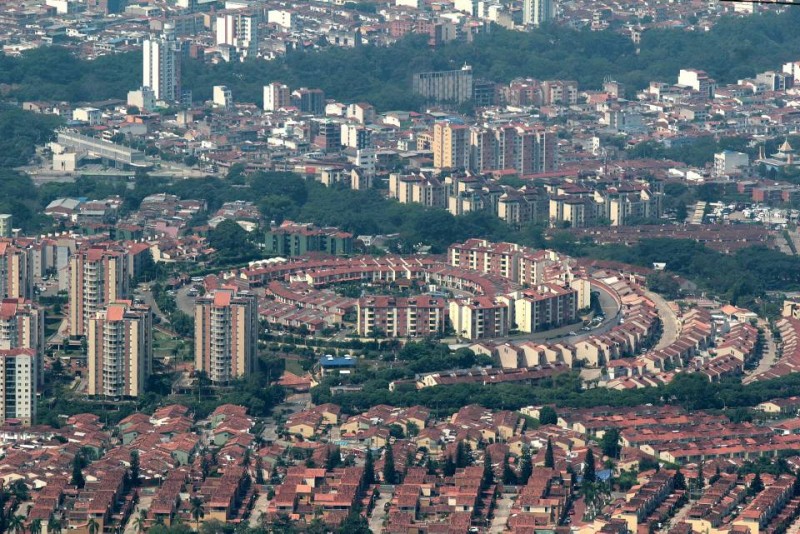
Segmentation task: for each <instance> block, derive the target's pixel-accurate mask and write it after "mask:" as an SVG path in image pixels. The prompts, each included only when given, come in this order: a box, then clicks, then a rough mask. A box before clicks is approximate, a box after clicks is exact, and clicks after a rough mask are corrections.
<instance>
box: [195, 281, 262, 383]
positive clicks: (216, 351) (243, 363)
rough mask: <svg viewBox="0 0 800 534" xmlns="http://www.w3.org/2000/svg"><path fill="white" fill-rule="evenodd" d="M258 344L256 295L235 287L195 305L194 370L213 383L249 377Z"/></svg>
mask: <svg viewBox="0 0 800 534" xmlns="http://www.w3.org/2000/svg"><path fill="white" fill-rule="evenodd" d="M257 342H258V305H257V301H256V296H255V295H254V294H252V293H250V292H247V291H237V290H235V289H233V288H225V289H217V290H215V291H213V292H211V293H209V294H207V295H205V296H203V297H200V298H198V299H197V301H196V302H195V309H194V357H195V369H197V370H198V371H205V372H206V373H207V374H208V377H209V378H210V379H211V381H212V382H214V383H226V382H230V381H231V380H235V379H237V378H243V377H246V376H247V375H249V374H250V372H251V371H252V369H253V365H254V364H255V358H256V350H257Z"/></svg>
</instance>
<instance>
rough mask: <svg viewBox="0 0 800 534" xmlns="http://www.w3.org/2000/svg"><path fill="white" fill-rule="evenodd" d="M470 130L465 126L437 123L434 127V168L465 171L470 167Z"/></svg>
mask: <svg viewBox="0 0 800 534" xmlns="http://www.w3.org/2000/svg"><path fill="white" fill-rule="evenodd" d="M469 139H470V135H469V128H467V126H465V125H463V124H453V123H451V122H437V123H436V124H434V125H433V146H432V148H433V166H434V167H436V168H437V169H465V168H467V167H468V166H469Z"/></svg>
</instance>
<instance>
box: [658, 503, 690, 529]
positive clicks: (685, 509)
mask: <svg viewBox="0 0 800 534" xmlns="http://www.w3.org/2000/svg"><path fill="white" fill-rule="evenodd" d="M695 502H696V501H692V500H687V501H686V504H684V505H683V506H682V507H681V508H680V509H679V510H678V511H677V512H676V513H675V515H674V516H672V518H671V519H670V520H669V521H667V524H666V525H665V528H662V529H661V532H668V531H669V530H670V529H671V528H672V527H674V526H675V525H677V524H678V523H680V522H681V521H683V520H684V519H685V518H686V514H688V513H689V510H691V509H692V506H693V505H694V503H695Z"/></svg>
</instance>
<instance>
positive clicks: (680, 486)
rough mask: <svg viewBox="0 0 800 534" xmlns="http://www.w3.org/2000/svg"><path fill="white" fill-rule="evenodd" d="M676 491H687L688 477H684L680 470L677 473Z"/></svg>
mask: <svg viewBox="0 0 800 534" xmlns="http://www.w3.org/2000/svg"><path fill="white" fill-rule="evenodd" d="M675 489H676V490H686V477H684V476H683V473H681V470H680V469H678V470H677V471H675Z"/></svg>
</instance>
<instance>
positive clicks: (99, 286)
mask: <svg viewBox="0 0 800 534" xmlns="http://www.w3.org/2000/svg"><path fill="white" fill-rule="evenodd" d="M129 265H130V263H129V261H128V252H127V250H126V249H125V248H124V247H118V246H116V245H113V244H98V245H91V246H88V247H84V248H81V249H79V250H77V251H76V252H75V254H73V255H72V256H71V257H70V259H69V282H70V283H69V335H70V336H73V337H78V336H83V335H86V329H87V325H88V323H89V320H90V319H91V318H92V317H94V316H95V315H96V314H97V312H99V311H102V310H103V309H104V308H105V307H106V306H108V305H109V304H110V303H112V302H115V301H117V300H123V299H125V298H126V297H127V296H128V290H129V285H130V275H129Z"/></svg>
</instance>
